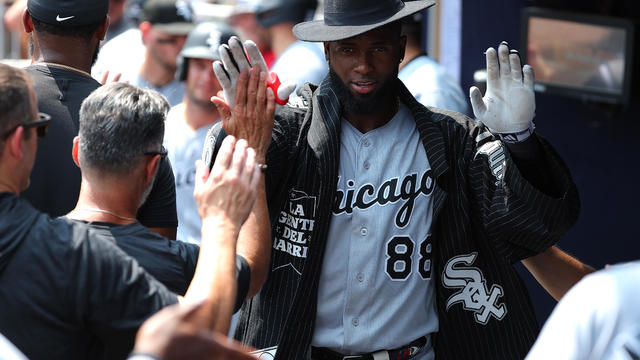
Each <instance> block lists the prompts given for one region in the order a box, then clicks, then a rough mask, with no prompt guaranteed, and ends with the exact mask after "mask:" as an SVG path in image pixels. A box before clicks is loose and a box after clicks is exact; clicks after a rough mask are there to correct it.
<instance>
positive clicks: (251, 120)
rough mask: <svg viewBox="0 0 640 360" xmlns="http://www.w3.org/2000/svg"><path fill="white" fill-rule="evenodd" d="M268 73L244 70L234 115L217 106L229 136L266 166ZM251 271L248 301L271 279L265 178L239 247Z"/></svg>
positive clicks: (271, 105)
mask: <svg viewBox="0 0 640 360" xmlns="http://www.w3.org/2000/svg"><path fill="white" fill-rule="evenodd" d="M266 78H267V73H266V72H265V71H260V69H259V68H258V67H253V68H251V70H247V69H245V70H243V71H242V72H241V73H240V75H239V77H238V80H237V86H236V96H235V105H234V107H233V111H232V110H231V109H230V108H229V105H228V104H227V103H226V102H225V101H224V100H223V99H221V98H218V97H215V98H214V99H213V102H214V104H215V105H216V107H217V108H218V112H219V113H220V115H221V117H222V126H223V128H224V129H225V131H226V133H227V134H230V135H233V136H235V137H237V138H239V139H246V140H247V142H248V143H249V146H251V147H252V148H254V149H255V150H256V162H257V163H261V164H264V163H265V158H266V153H267V148H268V147H269V144H270V143H271V132H272V131H273V114H274V111H275V97H274V95H273V93H272V92H271V91H270V90H269V89H268V88H267V83H266ZM237 252H238V254H240V255H242V256H243V257H244V258H245V259H246V260H247V262H248V263H249V267H250V268H251V283H250V285H249V291H248V292H247V298H251V297H253V296H254V295H255V294H256V293H257V292H258V291H259V290H260V288H261V287H262V285H263V284H264V282H265V281H266V279H267V275H268V270H269V263H270V255H271V226H270V223H269V211H268V208H267V199H266V190H265V180H264V177H261V179H260V184H259V187H258V194H257V198H256V202H255V204H254V207H253V209H252V211H251V214H250V215H249V218H248V219H247V221H246V222H245V224H244V225H243V227H242V229H241V232H240V236H239V238H238V246H237Z"/></svg>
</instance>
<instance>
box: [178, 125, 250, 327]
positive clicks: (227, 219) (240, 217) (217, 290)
mask: <svg viewBox="0 0 640 360" xmlns="http://www.w3.org/2000/svg"><path fill="white" fill-rule="evenodd" d="M196 169H197V172H196V184H195V190H194V196H195V198H196V201H197V203H198V212H199V213H200V216H201V217H202V241H201V243H200V255H199V258H198V265H197V267H196V272H195V274H194V276H193V280H192V281H191V285H190V286H189V289H188V290H187V293H186V295H185V301H187V302H194V301H202V300H204V301H205V305H204V306H203V308H202V309H201V310H199V311H198V316H197V318H196V320H197V321H198V325H199V326H201V328H204V329H212V330H214V331H217V332H221V333H223V334H226V333H227V332H228V331H229V322H230V319H231V314H232V312H233V307H234V304H235V298H236V289H237V283H236V281H237V280H236V242H237V239H238V234H239V233H240V228H241V226H242V224H243V223H244V222H245V220H246V219H247V217H248V216H249V212H250V211H251V209H252V208H253V204H254V202H255V197H256V192H257V187H258V183H259V181H260V177H261V176H262V175H261V174H260V170H259V169H258V168H257V167H256V165H255V151H254V150H253V149H250V148H248V146H247V142H246V141H245V140H238V141H236V140H235V138H234V137H233V136H228V137H227V138H226V139H225V140H224V141H223V142H222V146H221V147H220V151H219V152H218V156H217V158H216V162H215V163H214V165H213V168H212V169H211V173H210V174H209V171H208V169H207V167H206V166H204V165H203V164H202V162H198V163H197V166H196Z"/></svg>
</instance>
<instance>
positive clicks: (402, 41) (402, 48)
mask: <svg viewBox="0 0 640 360" xmlns="http://www.w3.org/2000/svg"><path fill="white" fill-rule="evenodd" d="M406 48H407V35H402V36H400V53H399V54H398V55H399V56H400V57H399V59H400V61H399V62H402V60H403V59H404V52H405V49H406Z"/></svg>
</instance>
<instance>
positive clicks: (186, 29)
mask: <svg viewBox="0 0 640 360" xmlns="http://www.w3.org/2000/svg"><path fill="white" fill-rule="evenodd" d="M194 27H195V25H194V24H192V23H187V22H176V23H168V24H153V28H154V29H156V30H160V31H162V32H164V33H167V34H171V35H188V34H189V33H190V32H191V30H193V28H194Z"/></svg>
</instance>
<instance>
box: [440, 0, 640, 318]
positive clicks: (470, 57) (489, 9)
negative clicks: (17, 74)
mask: <svg viewBox="0 0 640 360" xmlns="http://www.w3.org/2000/svg"><path fill="white" fill-rule="evenodd" d="M441 1H446V0H441ZM524 6H525V1H524V0H488V1H477V0H463V14H462V18H463V25H462V64H461V85H462V88H463V89H468V88H469V87H470V86H471V85H472V84H473V72H474V71H475V70H478V69H482V68H484V66H485V64H484V61H485V57H484V54H483V53H484V51H485V50H486V49H487V47H489V46H493V47H496V46H497V45H498V44H499V43H500V41H502V40H506V41H507V42H509V44H510V45H511V46H512V47H516V48H520V47H521V46H520V12H521V9H522V8H523V7H524ZM637 55H638V56H640V54H637ZM635 70H636V71H639V72H640V68H638V67H636V69H635ZM639 85H640V84H638V83H635V84H633V85H632V87H636V88H637V87H638V86H639ZM536 101H537V109H536V118H535V123H536V126H537V130H538V133H540V134H542V135H543V136H544V137H546V138H547V139H549V140H550V141H551V143H552V144H554V146H555V147H556V149H557V150H558V152H559V153H560V154H561V155H562V156H563V158H564V159H565V161H566V163H567V164H568V166H569V168H570V169H571V171H572V174H573V176H574V181H575V182H576V184H577V185H578V189H579V191H580V197H581V201H582V211H581V214H580V218H579V220H578V222H577V224H576V226H575V227H574V228H573V229H572V230H571V231H570V232H569V233H568V234H567V236H566V237H565V238H564V239H563V240H562V241H561V242H560V243H559V246H560V247H561V248H562V249H564V250H566V251H568V252H569V253H571V254H573V255H575V256H577V257H578V258H579V259H581V260H582V261H584V262H586V263H588V264H590V265H592V266H594V267H595V268H597V269H599V268H602V267H604V265H605V264H613V263H617V262H621V261H628V260H634V259H640V211H638V210H637V208H638V206H640V191H639V190H638V188H639V187H640V185H639V182H638V179H639V178H640V166H639V163H640V160H639V159H638V157H639V156H640V136H639V134H640V132H639V130H640V124H639V123H640V101H639V100H638V99H637V98H636V99H634V100H633V101H632V103H631V105H630V106H629V108H627V109H625V110H621V111H618V112H617V113H608V111H605V110H604V109H601V108H599V107H596V106H593V105H592V104H586V103H583V102H581V101H580V100H574V99H569V98H564V97H558V96H552V95H547V94H539V93H538V94H536ZM520 270H521V273H522V274H523V277H524V278H525V281H526V282H527V285H528V287H529V290H530V292H531V296H532V299H533V302H534V306H535V307H536V311H537V315H538V319H539V321H540V322H541V323H542V322H544V320H545V319H546V318H547V316H548V315H549V313H550V312H551V311H552V310H553V306H555V301H554V300H553V299H552V298H551V297H550V296H549V295H548V294H547V293H546V292H545V291H544V290H543V289H542V288H541V287H540V286H539V285H538V284H537V283H536V282H535V280H533V278H532V277H531V276H530V275H529V274H528V273H527V272H526V270H522V269H520Z"/></svg>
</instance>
